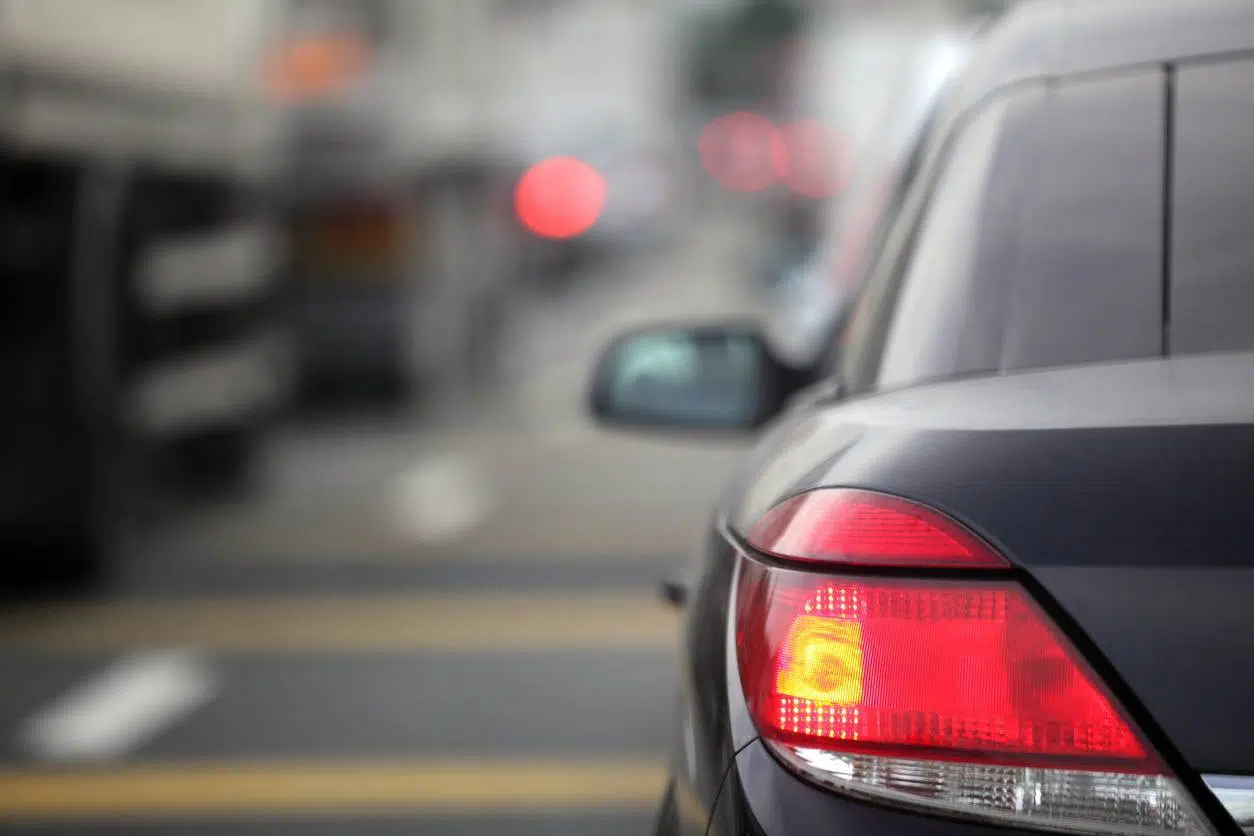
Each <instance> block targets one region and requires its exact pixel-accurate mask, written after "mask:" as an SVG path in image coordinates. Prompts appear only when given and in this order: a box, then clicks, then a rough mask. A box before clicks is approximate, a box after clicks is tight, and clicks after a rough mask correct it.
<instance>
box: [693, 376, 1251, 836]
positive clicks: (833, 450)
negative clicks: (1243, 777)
mask: <svg viewBox="0 0 1254 836" xmlns="http://www.w3.org/2000/svg"><path fill="white" fill-rule="evenodd" d="M1132 389H1135V391H1137V393H1138V394H1137V395H1136V396H1135V397H1129V396H1128V395H1127V394H1126V392H1128V391H1130V390H1132ZM1207 393H1209V394H1207ZM1249 393H1254V355H1244V354H1233V355H1222V356H1215V357H1195V358H1181V359H1178V360H1152V361H1144V362H1134V363H1121V364H1112V365H1109V366H1089V367H1080V368H1075V369H1065V370H1058V371H1045V372H1037V373H1028V374H1020V375H1009V376H1004V377H1000V378H985V379H978V380H970V381H956V382H952V383H944V384H937V385H934V386H928V387H921V388H914V389H910V390H905V391H901V392H897V393H886V394H883V395H879V396H873V397H867V398H859V399H853V400H850V401H847V402H844V403H838V404H834V405H832V404H826V405H825V404H817V405H816V404H812V403H809V402H804V401H803V402H802V405H801V406H799V407H798V408H797V409H795V410H794V411H793V412H791V413H789V414H787V415H785V416H784V417H782V418H781V420H780V421H779V422H778V423H777V424H776V425H775V426H773V427H772V428H771V429H770V431H769V432H768V433H767V435H766V437H765V438H764V440H763V442H762V444H761V445H760V446H759V448H758V449H757V451H756V452H755V454H753V455H752V456H751V457H750V458H749V460H748V461H747V462H746V464H745V466H744V468H743V469H742V471H741V473H740V474H739V476H738V478H737V479H736V480H735V481H734V482H733V484H732V486H731V489H730V490H729V491H728V493H727V495H726V496H725V497H724V498H723V501H722V503H721V504H720V507H719V510H718V513H717V516H716V518H715V520H714V521H713V523H712V525H711V529H710V533H709V536H708V539H707V542H706V545H705V549H704V552H703V553H702V554H701V555H699V561H700V562H699V574H698V580H697V581H696V583H695V584H694V587H693V590H692V596H691V598H690V605H689V610H688V613H687V619H686V622H685V641H684V649H685V650H684V660H683V662H682V663H681V679H680V683H681V687H680V690H681V698H680V716H681V718H684V719H685V720H686V721H687V722H690V723H691V724H692V730H691V731H692V733H691V735H690V736H688V737H687V738H686V735H689V733H688V732H687V731H686V730H685V729H684V728H682V726H683V722H682V721H681V729H680V730H679V733H678V734H677V735H676V737H675V740H677V741H684V740H685V739H688V740H690V741H691V743H690V744H682V745H681V746H680V747H679V748H680V750H681V751H677V753H676V756H675V759H674V763H673V775H674V776H675V787H676V792H677V795H678V796H680V797H681V798H683V799H684V800H685V804H683V805H681V809H686V810H687V811H688V813H687V814H686V815H687V818H683V819H681V822H682V829H681V831H680V832H682V833H698V832H701V833H704V832H705V824H706V823H705V822H704V821H702V818H703V817H704V816H714V819H713V829H712V831H711V832H712V833H744V832H753V830H752V829H750V827H749V824H748V822H750V821H752V820H753V819H755V818H757V817H763V818H765V819H766V821H767V822H768V823H770V824H769V826H767V827H766V831H767V832H786V833H789V834H793V833H806V832H810V828H811V827H812V826H814V827H817V826H818V825H811V824H809V822H821V823H824V824H823V826H824V827H825V828H826V829H827V830H828V832H830V826H831V823H832V822H833V821H848V822H849V825H850V826H856V827H858V828H859V829H868V828H869V829H871V830H876V829H881V824H880V821H879V818H877V817H870V819H868V817H867V814H866V813H865V812H864V811H865V810H866V809H876V807H875V805H867V804H865V803H863V802H858V801H852V800H848V799H839V798H836V797H835V796H833V795H831V794H830V793H827V792H824V791H822V790H818V789H815V788H812V787H810V786H808V785H807V784H805V782H804V781H800V780H799V779H797V778H795V777H792V776H791V775H790V774H788V773H787V771H786V770H784V769H783V767H782V766H779V765H778V764H777V763H776V762H775V761H774V759H773V758H772V757H771V756H770V755H769V754H768V753H766V752H765V750H764V749H763V748H762V745H761V743H760V742H758V741H757V740H756V733H755V732H754V730H753V727H752V724H751V722H750V721H749V717H748V712H747V709H746V707H745V704H744V700H743V696H742V694H741V690H740V684H739V677H738V674H737V671H736V666H735V658H734V648H733V646H732V645H731V643H730V642H731V635H730V634H731V630H732V627H731V625H732V623H733V612H732V608H733V594H734V593H733V590H734V577H735V572H736V564H737V560H738V559H739V558H738V555H739V553H740V551H741V549H742V548H743V545H742V542H741V541H742V538H743V536H744V533H745V532H746V531H747V530H748V529H749V528H750V527H751V526H752V524H753V522H754V521H755V520H756V519H757V518H758V517H759V516H760V515H761V514H762V513H763V512H764V511H765V510H767V509H768V508H769V507H771V506H772V505H774V504H775V503H777V502H778V501H780V500H782V499H784V498H786V497H787V496H791V495H794V494H796V493H800V492H803V491H806V490H810V489H813V488H817V487H822V486H839V485H843V486H858V487H863V488H868V489H873V490H879V491H883V492H886V493H891V494H896V495H899V496H904V497H908V498H910V499H913V500H916V501H919V502H922V503H925V504H927V505H930V506H932V507H935V508H937V509H939V510H942V511H944V512H945V513H948V514H950V515H952V516H954V517H955V518H957V519H959V520H961V521H962V522H964V523H966V524H968V525H970V526H972V527H973V528H975V529H976V530H978V531H979V532H980V533H981V534H983V535H984V536H985V537H987V538H988V539H989V540H990V541H991V542H992V543H994V544H996V545H997V546H998V548H1000V549H1001V550H1002V552H1003V553H1004V554H1005V555H1006V556H1007V557H1008V558H1009V559H1010V560H1011V561H1012V563H1013V564H1014V565H1015V567H1016V572H1017V574H1018V576H1019V577H1020V578H1022V579H1023V581H1024V582H1025V583H1026V584H1027V585H1028V588H1029V590H1030V591H1031V592H1032V593H1033V594H1034V595H1035V597H1037V599H1038V600H1040V601H1041V603H1042V604H1043V605H1044V606H1045V607H1046V609H1047V610H1048V611H1049V612H1051V614H1053V616H1054V618H1055V620H1056V621H1058V623H1059V624H1060V625H1061V626H1062V627H1063V629H1064V630H1066V631H1067V632H1068V634H1069V635H1070V636H1071V638H1072V639H1073V641H1075V642H1076V643H1077V645H1078V646H1079V647H1080V648H1081V650H1082V652H1084V653H1085V655H1086V656H1087V657H1088V658H1089V661H1090V662H1091V663H1093V664H1094V666H1095V667H1096V669H1097V670H1098V671H1099V673H1100V674H1101V675H1102V676H1103V678H1104V679H1105V680H1106V681H1107V683H1108V684H1109V685H1110V686H1111V687H1112V690H1113V691H1114V692H1115V693H1116V695H1117V696H1118V698H1119V699H1120V700H1121V701H1122V702H1123V703H1124V705H1125V706H1126V707H1127V708H1128V710H1129V711H1130V712H1131V713H1132V714H1133V717H1134V719H1135V721H1136V722H1137V723H1138V725H1140V726H1141V727H1142V729H1143V730H1144V732H1145V733H1146V734H1147V735H1148V736H1149V738H1150V739H1151V741H1152V742H1153V744H1154V746H1155V748H1156V749H1158V750H1159V752H1160V753H1161V754H1162V755H1163V756H1164V757H1165V758H1166V760H1167V761H1168V763H1169V764H1170V765H1171V766H1172V767H1173V768H1174V769H1175V770H1176V771H1177V773H1178V774H1179V775H1180V776H1181V778H1182V780H1184V781H1185V783H1186V784H1187V785H1189V786H1190V787H1191V788H1192V789H1193V790H1194V791H1195V793H1196V794H1197V795H1199V796H1202V797H1203V802H1202V803H1203V805H1204V806H1207V807H1208V811H1209V812H1211V814H1212V815H1213V817H1214V818H1216V819H1219V820H1222V818H1223V813H1222V812H1221V811H1219V810H1217V809H1216V808H1215V805H1214V804H1213V803H1212V802H1209V801H1207V800H1206V799H1205V790H1204V789H1203V788H1202V786H1201V784H1200V781H1199V779H1198V775H1199V774H1200V773H1201V772H1204V771H1229V772H1245V771H1248V770H1249V769H1250V767H1251V765H1252V763H1254V762H1252V761H1251V757H1250V753H1251V752H1254V726H1251V725H1250V724H1249V723H1247V722H1245V717H1246V714H1247V708H1248V706H1249V705H1251V704H1254V677H1250V676H1249V675H1247V674H1245V673H1244V672H1242V671H1240V670H1239V668H1238V667H1237V666H1238V664H1239V662H1240V661H1241V660H1244V659H1248V658H1251V657H1252V656H1254V610H1252V609H1251V608H1250V607H1249V606H1248V598H1247V597H1246V595H1245V592H1246V591H1248V590H1249V589H1251V588H1254V554H1252V553H1251V550H1250V548H1249V547H1248V545H1247V544H1249V543H1251V542H1254V515H1250V514H1248V513H1247V512H1246V505H1247V503H1246V501H1245V500H1246V498H1248V497H1249V496H1251V495H1254V470H1251V469H1249V468H1242V467H1232V466H1231V458H1232V457H1233V456H1237V457H1243V456H1248V455H1251V454H1254V395H1251V394H1249ZM1011 404H1018V405H1019V408H1018V409H1014V408H1010V405H1011ZM1154 405H1156V406H1154ZM964 427H965V428H964ZM1058 520H1066V521H1067V525H1066V526H1065V527H1064V526H1059V525H1058V524H1057V522H1058ZM1203 613H1204V614H1205V616H1204V617H1203V616H1202V615H1201V614H1203ZM1183 682H1188V683H1190V684H1191V687H1189V688H1182V687H1181V683H1183ZM686 745H687V746H691V752H686V751H682V750H683V749H684V748H685V746H686ZM738 753H739V754H738ZM733 761H734V762H735V768H730V767H731V765H732V763H733ZM693 764H695V767H694V766H693ZM724 778H726V781H724ZM755 799H756V801H755ZM806 811H808V812H806ZM715 814H717V815H715ZM880 815H888V816H889V818H888V819H886V820H885V821H884V822H883V824H882V829H884V830H885V831H887V830H889V829H893V828H894V827H896V824H894V820H895V819H897V818H899V817H903V816H908V815H909V814H905V813H900V812H892V813H881V814H880ZM909 821H910V823H911V827H912V828H913V827H925V828H928V829H931V828H938V829H941V830H945V829H948V828H953V830H951V831H949V832H953V833H957V832H958V831H960V830H966V829H969V828H970V825H963V824H959V823H940V822H935V821H933V820H931V819H924V818H922V817H918V816H913V817H910V818H909ZM923 822H926V823H925V824H924V823H923ZM869 823H874V827H869ZM777 828H778V829H777ZM816 832H817V831H816Z"/></svg>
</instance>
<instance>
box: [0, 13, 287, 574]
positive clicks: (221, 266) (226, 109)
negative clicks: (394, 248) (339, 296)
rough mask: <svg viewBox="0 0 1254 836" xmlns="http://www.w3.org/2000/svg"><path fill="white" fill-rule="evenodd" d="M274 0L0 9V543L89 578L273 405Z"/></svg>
mask: <svg viewBox="0 0 1254 836" xmlns="http://www.w3.org/2000/svg"><path fill="white" fill-rule="evenodd" d="M282 5H283V4H282V2H281V0H169V2H151V0H108V2H101V0H0V168H2V169H3V170H2V172H0V317H3V321H4V326H3V328H0V369H2V370H3V371H2V373H0V386H2V387H3V396H2V397H3V402H4V404H5V407H6V408H5V410H4V417H3V419H0V420H3V422H4V430H3V433H0V536H2V537H3V539H4V540H5V542H6V550H5V556H6V560H5V564H6V565H5V566H4V569H5V570H6V574H7V570H10V569H12V570H15V573H16V571H17V570H19V569H25V570H31V571H34V572H36V573H37V574H40V575H53V574H56V575H61V576H65V577H71V576H72V577H78V578H85V577H90V576H93V575H95V574H97V573H98V572H99V571H100V570H101V569H102V568H104V566H105V565H106V563H107V560H108V558H109V557H110V556H111V554H112V553H113V551H114V550H115V548H116V546H117V544H118V543H119V542H120V539H121V537H122V535H123V534H124V533H125V528H126V524H127V521H128V520H131V519H133V518H134V511H135V510H136V509H137V508H139V507H142V506H145V505H147V504H149V502H150V500H152V499H153V498H155V497H158V496H167V495H169V493H170V487H171V485H174V484H175V482H172V481H169V480H178V484H180V485H181V484H186V482H185V480H184V479H183V477H185V476H188V475H190V476H192V477H196V478H197V479H200V478H203V477H209V476H211V477H213V478H214V479H222V478H226V479H227V480H234V479H237V478H239V477H240V476H242V475H244V474H245V473H247V471H248V470H249V469H250V468H251V467H252V465H253V463H254V461H255V459H254V457H255V453H256V449H257V444H258V442H259V438H260V434H261V433H262V432H263V430H264V427H265V426H266V425H267V423H268V420H269V419H270V417H271V416H273V415H274V414H275V413H276V410H277V409H278V408H279V407H280V406H281V405H282V403H283V401H284V398H285V394H286V383H285V381H286V380H287V377H288V372H287V369H288V366H289V360H288V355H289V352H290V347H289V340H288V337H287V335H286V334H285V332H284V331H283V330H282V329H281V328H279V327H277V325H276V315H275V307H274V306H275V303H276V299H277V295H278V287H277V284H276V278H277V276H278V275H279V273H280V270H279V267H280V261H279V260H280V259H281V257H282V240H281V236H280V232H279V229H278V227H277V225H276V223H275V216H274V213H273V210H272V206H271V204H270V200H269V196H268V195H269V192H268V186H269V180H270V178H271V176H272V174H273V172H274V170H275V157H274V155H275V153H276V150H277V147H278V146H277V140H278V136H279V130H280V127H281V126H280V124H279V116H278V114H277V113H276V112H275V111H274V109H273V108H272V107H271V106H270V105H269V103H268V102H267V100H266V96H265V90H264V87H263V84H262V83H261V82H262V80H263V78H264V72H263V69H262V68H263V65H264V61H265V60H266V56H267V55H268V52H269V50H270V47H271V44H272V43H273V40H274V38H275V36H276V34H277V32H278V30H279V27H281V26H282V25H283V20H284V14H283V8H282Z"/></svg>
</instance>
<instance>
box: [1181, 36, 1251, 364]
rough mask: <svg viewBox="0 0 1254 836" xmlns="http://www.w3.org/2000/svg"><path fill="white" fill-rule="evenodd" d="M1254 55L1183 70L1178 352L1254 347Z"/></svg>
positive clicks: (1232, 349)
mask: <svg viewBox="0 0 1254 836" xmlns="http://www.w3.org/2000/svg"><path fill="white" fill-rule="evenodd" d="M1252 220H1254V62H1250V61H1241V62H1235V63H1229V64H1218V65H1213V66H1205V67H1182V68H1181V69H1180V70H1179V74H1178V76H1177V79H1176V126H1175V190H1174V206H1173V207H1172V230H1173V240H1172V262H1171V307H1170V323H1171V326H1170V344H1171V350H1172V353H1175V354H1190V353H1199V352H1208V351H1238V350H1240V351H1248V350H1254V235H1251V234H1250V229H1251V221H1252Z"/></svg>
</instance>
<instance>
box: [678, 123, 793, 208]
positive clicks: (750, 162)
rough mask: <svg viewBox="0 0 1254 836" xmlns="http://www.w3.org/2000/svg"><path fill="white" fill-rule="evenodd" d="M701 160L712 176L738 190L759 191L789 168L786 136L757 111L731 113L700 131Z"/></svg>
mask: <svg viewBox="0 0 1254 836" xmlns="http://www.w3.org/2000/svg"><path fill="white" fill-rule="evenodd" d="M698 150H699V151H700V153H701V162H702V164H703V165H704V166H705V170H706V171H708V172H709V173H710V176H711V177H713V178H714V179H715V180H717V181H718V182H719V183H721V184H722V185H723V186H725V187H726V188H728V189H731V190H732V191H737V192H760V191H764V190H765V189H768V188H770V187H771V186H773V185H774V184H775V183H777V182H779V180H780V179H781V178H782V177H783V176H784V173H785V172H786V171H787V168H788V157H787V148H786V146H785V142H784V137H783V135H782V134H781V132H780V131H779V129H778V128H776V127H775V126H774V125H773V124H771V121H770V120H769V119H766V118H765V117H763V116H759V115H758V114H756V113H749V112H744V111H742V112H738V113H729V114H727V115H726V116H720V117H719V118H718V119H715V120H714V121H713V122H711V123H710V124H709V125H707V126H706V128H705V130H704V131H702V133H701V139H700V141H699V144H698Z"/></svg>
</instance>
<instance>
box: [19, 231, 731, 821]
mask: <svg viewBox="0 0 1254 836" xmlns="http://www.w3.org/2000/svg"><path fill="white" fill-rule="evenodd" d="M747 240H748V239H747V238H746V236H745V235H744V234H743V230H741V229H740V228H738V227H737V226H736V224H735V222H733V221H727V220H723V221H719V222H712V223H709V224H706V225H704V226H703V225H700V224H698V225H696V226H695V227H694V229H693V230H692V231H691V233H690V234H686V235H683V236H680V240H679V242H678V243H677V244H676V246H674V247H673V248H671V249H669V250H663V251H657V252H653V253H649V254H648V255H647V257H641V258H639V259H635V260H631V261H627V262H624V263H622V264H619V265H616V266H613V267H609V268H606V270H605V271H604V272H603V274H602V275H598V276H595V277H590V278H591V280H590V281H588V282H587V283H586V284H585V285H583V286H582V287H581V288H579V289H578V290H577V291H576V292H575V293H574V294H573V295H572V296H571V297H569V298H566V299H563V300H561V301H560V302H559V303H554V304H551V305H547V306H546V305H541V304H539V303H536V304H535V305H533V306H532V307H530V308H528V310H526V311H525V312H524V314H523V317H522V323H521V327H520V329H519V330H518V333H516V334H515V342H514V345H513V349H512V351H511V353H510V357H509V362H508V363H507V364H506V367H505V371H506V375H505V377H506V379H507V380H508V381H509V385H506V386H502V387H501V388H500V389H499V390H498V391H496V392H494V393H493V394H492V395H491V396H490V397H488V398H487V399H485V400H482V401H480V402H478V403H476V404H474V405H473V408H470V409H463V411H461V412H451V413H449V414H447V415H445V416H444V420H441V421H438V422H434V423H432V422H425V423H423V422H414V423H412V424H411V423H407V422H404V421H400V422H396V421H393V422H391V423H390V425H389V424H384V423H379V422H373V423H372V422H368V421H361V422H359V423H357V424H348V423H337V424H333V425H329V426H321V427H318V426H303V427H298V428H292V429H291V430H290V431H287V432H285V433H284V434H283V435H282V436H281V437H280V438H279V439H278V440H277V442H276V443H275V445H274V446H273V447H272V449H270V450H269V452H268V459H267V467H266V474H267V479H266V488H265V490H264V492H263V493H262V495H261V496H259V497H254V498H252V499H249V500H247V501H244V500H240V501H236V502H224V503H221V504H219V505H217V506H215V507H206V508H204V509H202V510H200V511H198V512H197V513H195V514H192V515H189V516H187V517H183V518H180V519H179V520H177V521H176V522H175V523H173V524H170V525H168V526H166V527H164V528H163V529H161V530H160V531H157V532H155V533H153V534H152V535H151V536H149V537H147V538H145V539H144V540H143V541H141V542H139V543H137V544H136V546H135V548H134V550H133V553H132V554H131V555H129V557H128V560H127V561H125V563H124V565H123V566H121V567H120V569H119V571H118V573H117V576H116V577H115V578H114V579H113V580H112V582H111V583H110V585H109V587H108V589H107V590H106V591H105V592H103V593H102V594H100V595H99V596H97V597H94V598H92V599H89V600H80V601H68V602H66V601H63V602H49V601H40V602H34V601H27V602H11V603H7V604H5V605H4V609H3V611H0V679H2V681H3V682H4V686H3V688H0V830H2V831H3V832H6V833H39V834H44V835H45V836H60V834H67V836H68V834H74V835H75V836H78V835H79V834H92V836H110V835H111V834H137V833H138V834H143V833H153V834H156V833H160V834H206V836H208V834H215V836H217V835H218V834H238V836H243V834H250V835H251V834H257V836H271V834H298V833H299V834H301V836H321V834H353V836H373V835H374V834H400V833H422V834H496V833H501V832H509V833H511V834H518V835H519V836H525V834H547V835H548V836H561V834H572V835H573V834H581V835H582V834H587V833H597V834H606V836H613V834H639V833H643V832H646V831H647V827H648V824H649V822H650V820H651V817H652V813H653V809H654V807H655V805H656V802H657V800H658V799H659V798H660V796H661V793H662V789H663V782H664V778H665V775H664V771H665V769H664V766H665V764H664V759H665V753H666V751H667V741H668V736H669V726H670V722H671V716H670V710H671V702H672V692H673V688H672V677H673V674H672V667H673V662H674V649H675V642H676V637H677V623H678V616H677V614H676V613H675V612H674V611H672V610H669V609H667V608H666V606H665V605H663V604H662V603H660V602H659V601H658V599H657V596H656V595H655V592H654V589H655V585H656V582H657V579H658V578H659V577H660V576H661V575H662V574H663V573H665V572H666V571H667V570H668V569H670V568H671V567H673V566H675V565H676V564H677V563H679V562H680V561H682V560H684V559H685V557H686V555H687V554H688V553H689V551H690V550H691V547H692V545H693V542H694V538H695V537H696V536H697V535H698V534H699V533H700V531H701V528H702V525H703V523H704V522H705V520H706V517H707V515H708V513H709V507H710V503H711V502H712V500H713V498H714V496H715V495H716V493H717V491H718V490H719V487H720V485H721V484H722V482H723V480H724V479H725V478H726V476H727V474H728V473H729V472H730V470H731V468H732V467H733V466H734V464H735V461H736V458H737V455H738V453H739V451H740V449H741V447H742V444H740V443H737V442H721V443H717V444H716V443H706V444H697V445H692V444H679V443H673V442H672V443H662V442H650V441H644V440H641V439H632V438H621V437H610V436H607V435H605V434H603V433H599V432H597V431H595V430H593V429H591V428H590V427H588V426H587V423H586V421H585V420H584V419H583V417H582V415H581V414H580V403H581V392H582V386H583V382H584V379H585V377H586V374H587V368H588V364H589V363H590V359H591V357H592V356H593V355H594V353H595V350H596V348H597V346H598V345H599V344H600V343H601V342H602V341H603V340H604V339H605V338H606V337H607V336H608V335H609V334H611V333H612V332H614V331H615V330H616V329H618V328H621V327H623V326H626V325H630V324H633V323H635V322H640V321H646V320H649V319H656V318H659V317H662V318H671V319H673V318H679V317H683V316H689V315H691V316H706V315H713V314H716V313H719V312H732V313H744V312H746V311H749V310H751V308H752V306H753V303H752V300H749V299H746V298H744V290H743V288H744V286H745V279H744V277H743V275H742V271H743V267H742V265H743V264H745V263H747V261H746V259H745V258H744V255H743V248H744V246H746V241H747Z"/></svg>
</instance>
